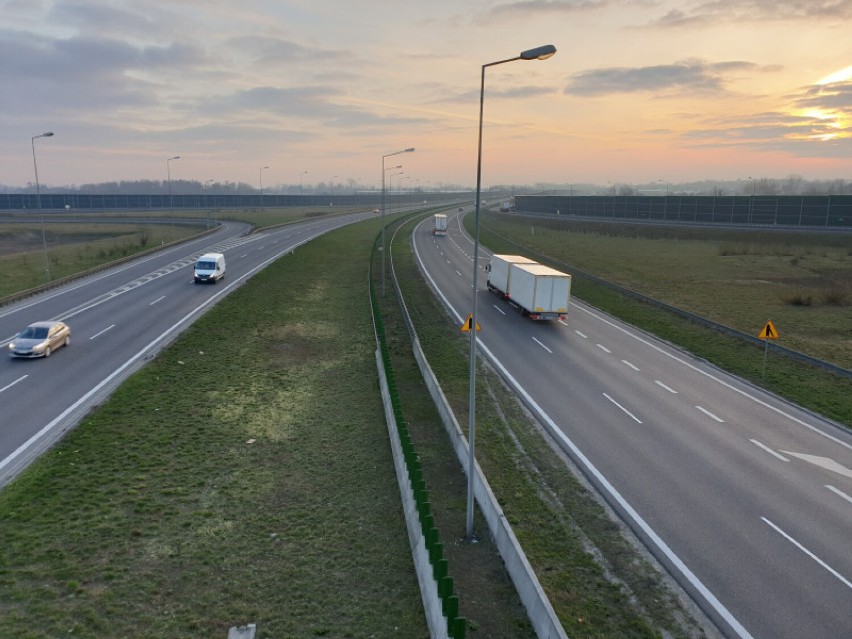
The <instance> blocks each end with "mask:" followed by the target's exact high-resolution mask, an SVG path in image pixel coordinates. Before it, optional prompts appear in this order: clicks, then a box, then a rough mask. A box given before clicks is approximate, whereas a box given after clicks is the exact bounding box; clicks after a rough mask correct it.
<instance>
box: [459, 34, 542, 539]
mask: <svg viewBox="0 0 852 639" xmlns="http://www.w3.org/2000/svg"><path fill="white" fill-rule="evenodd" d="M555 53H556V47H555V46H553V45H552V44H547V45H544V46H541V47H537V48H535V49H528V50H527V51H522V52H521V54H520V55H519V56H517V57H515V58H509V59H507V60H500V61H498V62H490V63H488V64H483V65H482V78H481V83H480V89H479V143H478V146H477V156H476V212H475V214H474V239H473V309H472V311H471V314H470V390H469V394H470V398H469V405H468V422H469V423H468V453H469V456H468V465H467V538H468V539H469V540H473V539H474V534H473V503H474V493H473V480H474V475H475V473H474V468H475V464H476V456H475V454H474V446H475V443H476V280H477V279H478V278H477V271H478V269H479V207H480V193H481V189H482V115H483V111H484V106H485V69H486V68H487V67H493V66H496V65H498V64H505V63H506V62H514V61H515V60H546V59H547V58H549V57H551V56H553V55H554V54H555Z"/></svg>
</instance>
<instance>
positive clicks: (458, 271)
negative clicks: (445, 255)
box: [456, 269, 464, 277]
mask: <svg viewBox="0 0 852 639" xmlns="http://www.w3.org/2000/svg"><path fill="white" fill-rule="evenodd" d="M456 273H458V274H459V277H464V275H462V274H461V271H460V270H458V269H456Z"/></svg>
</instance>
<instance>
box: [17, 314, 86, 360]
mask: <svg viewBox="0 0 852 639" xmlns="http://www.w3.org/2000/svg"><path fill="white" fill-rule="evenodd" d="M70 343H71V329H70V328H69V327H68V325H67V324H65V323H64V322H35V323H34V324H30V325H29V326H27V327H26V328H25V329H24V330H22V331H21V332H20V333H18V334H17V335H16V336H15V338H14V339H13V340H12V341H11V342H9V356H10V357H29V358H32V357H50V354H51V353H52V352H53V351H55V350H56V349H57V348H59V347H60V346H68V344H70Z"/></svg>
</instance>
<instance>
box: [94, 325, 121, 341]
mask: <svg viewBox="0 0 852 639" xmlns="http://www.w3.org/2000/svg"><path fill="white" fill-rule="evenodd" d="M113 328H115V324H112V325H111V326H107V327H106V328H105V329H104V330H102V331H98V332H97V333H95V334H94V335H92V336H91V337H90V338H89V339H90V340H93V339H95V338H96V337H100V336H101V335H103V334H104V333H106V332H107V331H109V330H111V329H113Z"/></svg>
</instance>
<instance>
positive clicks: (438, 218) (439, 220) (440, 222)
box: [432, 213, 447, 235]
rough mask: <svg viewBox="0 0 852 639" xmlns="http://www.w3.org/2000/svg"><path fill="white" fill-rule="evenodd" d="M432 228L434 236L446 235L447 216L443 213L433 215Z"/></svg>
mask: <svg viewBox="0 0 852 639" xmlns="http://www.w3.org/2000/svg"><path fill="white" fill-rule="evenodd" d="M434 220H435V221H434V226H433V227H432V233H433V234H434V235H446V234H447V216H446V215H445V214H444V213H435V218H434Z"/></svg>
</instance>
